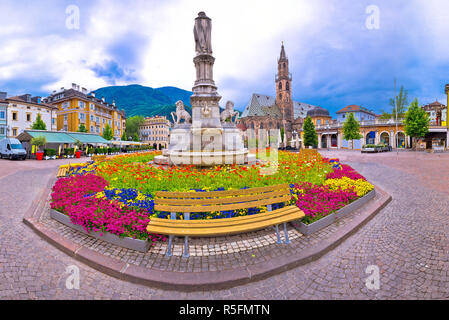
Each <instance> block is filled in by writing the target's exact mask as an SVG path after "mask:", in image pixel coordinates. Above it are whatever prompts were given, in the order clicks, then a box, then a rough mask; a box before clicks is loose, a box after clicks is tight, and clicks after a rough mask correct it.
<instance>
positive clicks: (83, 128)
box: [78, 123, 87, 132]
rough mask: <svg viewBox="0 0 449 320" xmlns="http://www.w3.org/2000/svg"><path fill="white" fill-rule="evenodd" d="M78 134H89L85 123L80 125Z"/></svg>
mask: <svg viewBox="0 0 449 320" xmlns="http://www.w3.org/2000/svg"><path fill="white" fill-rule="evenodd" d="M78 132H87V129H86V126H85V125H84V123H80V125H79V127H78Z"/></svg>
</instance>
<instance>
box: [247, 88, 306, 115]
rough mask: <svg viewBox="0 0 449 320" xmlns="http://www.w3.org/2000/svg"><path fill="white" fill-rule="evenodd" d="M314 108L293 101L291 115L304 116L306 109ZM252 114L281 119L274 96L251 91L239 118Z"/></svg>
mask: <svg viewBox="0 0 449 320" xmlns="http://www.w3.org/2000/svg"><path fill="white" fill-rule="evenodd" d="M313 108H315V106H312V105H310V104H307V103H304V102H299V101H293V117H294V118H295V119H296V118H305V117H306V116H307V111H309V110H311V109H313ZM254 116H259V117H263V116H271V117H274V118H279V119H282V113H281V110H280V108H279V106H278V105H277V104H276V98H275V97H272V96H267V95H263V94H258V93H253V95H252V97H251V100H250V102H249V103H248V104H247V106H246V107H245V110H244V111H243V113H242V115H241V116H240V117H241V118H245V117H254Z"/></svg>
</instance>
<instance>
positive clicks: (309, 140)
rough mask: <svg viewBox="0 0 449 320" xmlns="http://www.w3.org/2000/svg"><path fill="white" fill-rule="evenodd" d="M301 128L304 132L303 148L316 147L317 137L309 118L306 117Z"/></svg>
mask: <svg viewBox="0 0 449 320" xmlns="http://www.w3.org/2000/svg"><path fill="white" fill-rule="evenodd" d="M302 128H303V130H304V146H306V147H309V146H312V147H316V146H317V145H318V135H317V133H316V131H315V125H314V124H313V122H312V119H311V118H310V117H307V118H306V119H305V120H304V125H303V127H302Z"/></svg>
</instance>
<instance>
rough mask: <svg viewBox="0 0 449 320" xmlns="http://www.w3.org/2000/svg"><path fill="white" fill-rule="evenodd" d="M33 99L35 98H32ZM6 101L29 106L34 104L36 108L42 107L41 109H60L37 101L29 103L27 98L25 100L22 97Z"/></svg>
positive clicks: (10, 98)
mask: <svg viewBox="0 0 449 320" xmlns="http://www.w3.org/2000/svg"><path fill="white" fill-rule="evenodd" d="M32 99H33V98H32ZM6 101H8V102H9V101H15V102H20V103H28V104H34V105H36V106H40V107H46V108H50V109H58V107H56V106H52V105H50V104H48V103H42V102H41V103H37V101H33V100H31V101H27V100H26V99H25V98H23V97H22V96H14V97H9V98H7V99H6Z"/></svg>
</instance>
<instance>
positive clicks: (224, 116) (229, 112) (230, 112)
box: [220, 101, 240, 123]
mask: <svg viewBox="0 0 449 320" xmlns="http://www.w3.org/2000/svg"><path fill="white" fill-rule="evenodd" d="M234 116H236V117H235V119H234V120H232V118H234ZM239 116H240V113H239V112H238V111H234V102H232V101H228V102H226V109H225V110H224V111H223V112H222V113H221V115H220V118H221V121H222V122H225V121H226V120H228V119H230V122H231V123H233V122H235V121H236V120H237V119H238V117H239Z"/></svg>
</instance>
